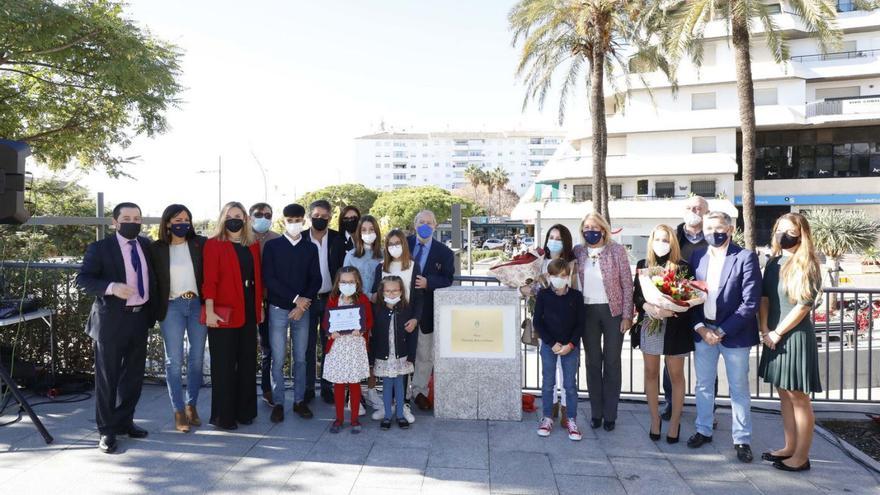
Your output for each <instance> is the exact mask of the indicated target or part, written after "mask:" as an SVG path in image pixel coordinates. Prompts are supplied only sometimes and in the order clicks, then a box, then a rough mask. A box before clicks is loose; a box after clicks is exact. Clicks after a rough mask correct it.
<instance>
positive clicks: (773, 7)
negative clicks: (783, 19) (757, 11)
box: [766, 3, 782, 15]
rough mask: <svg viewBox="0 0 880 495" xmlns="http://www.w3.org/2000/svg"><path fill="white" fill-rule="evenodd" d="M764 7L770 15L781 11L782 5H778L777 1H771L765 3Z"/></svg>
mask: <svg viewBox="0 0 880 495" xmlns="http://www.w3.org/2000/svg"><path fill="white" fill-rule="evenodd" d="M766 7H767V13H768V14H770V15H773V14H781V13H782V5H780V4H778V3H771V4H769V5H767V6H766Z"/></svg>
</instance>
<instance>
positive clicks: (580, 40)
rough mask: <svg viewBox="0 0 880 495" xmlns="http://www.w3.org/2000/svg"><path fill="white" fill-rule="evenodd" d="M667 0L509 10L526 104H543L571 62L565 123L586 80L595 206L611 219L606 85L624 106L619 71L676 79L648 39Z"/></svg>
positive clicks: (535, 3)
mask: <svg viewBox="0 0 880 495" xmlns="http://www.w3.org/2000/svg"><path fill="white" fill-rule="evenodd" d="M663 3H664V2H663V1H661V0H641V1H638V2H634V1H631V0H520V1H519V2H517V4H516V5H514V7H513V8H512V9H511V11H510V14H509V15H508V20H509V22H510V28H511V30H512V31H513V44H514V46H515V45H516V44H517V43H518V42H519V41H522V42H523V44H522V53H521V55H520V61H519V65H518V67H517V76H519V77H521V78H522V79H523V80H524V82H525V85H526V95H525V98H524V100H523V109H525V107H526V106H527V105H528V102H529V101H530V100H534V99H537V101H538V107H539V108H541V109H543V106H544V100H545V98H546V96H547V94H548V92H549V91H550V89H551V87H552V83H553V80H554V74H555V73H556V72H557V70H559V69H561V68H563V66H566V67H565V68H564V73H565V77H564V79H563V82H562V86H561V88H560V102H559V123H560V125H561V124H562V123H563V121H564V120H565V104H566V101H567V98H568V96H569V93H570V92H571V91H572V90H573V89H574V88H575V87H576V86H578V85H580V84H584V83H585V86H586V87H587V88H589V110H590V112H589V113H590V120H591V124H592V153H593V209H594V210H596V211H598V212H599V213H601V214H602V215H604V216H605V218H609V212H608V181H607V179H606V176H605V159H606V157H607V154H608V153H607V152H608V132H607V129H606V126H605V91H604V84H605V83H606V82H607V83H608V84H609V85H610V86H611V88H612V90H614V98H615V102H616V104H617V105H618V106H620V107H622V106H623V104H624V103H625V96H626V92H628V90H629V88H630V86H629V84H630V78H629V77H622V78H620V79H621V80H623V82H624V83H625V85H626V86H625V88H626V91H622V90H621V89H620V88H619V87H618V81H619V79H618V78H617V77H616V76H619V75H622V76H628V75H629V74H630V73H632V72H636V73H637V74H638V75H639V77H640V78H641V77H642V76H641V73H642V72H644V71H646V70H657V69H659V70H662V71H663V72H664V73H666V74H667V76H669V77H670V80H673V78H674V74H673V72H672V71H671V70H670V69H671V68H670V66H669V64H668V63H667V62H666V59H665V57H664V56H663V50H662V47H658V46H657V45H656V44H654V45H652V44H651V42H650V41H651V40H650V36H651V35H652V33H655V32H657V31H658V30H659V29H660V22H661V21H662V18H663V14H664V11H663V9H662V4H663ZM581 77H583V79H581ZM642 81H643V82H644V79H642ZM645 86H646V87H647V85H645Z"/></svg>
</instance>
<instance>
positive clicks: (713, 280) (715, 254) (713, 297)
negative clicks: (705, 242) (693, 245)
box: [703, 244, 729, 320]
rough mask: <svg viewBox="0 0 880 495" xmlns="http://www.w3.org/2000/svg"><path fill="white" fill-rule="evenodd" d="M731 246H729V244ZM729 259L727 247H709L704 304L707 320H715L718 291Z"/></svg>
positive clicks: (704, 313)
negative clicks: (706, 290)
mask: <svg viewBox="0 0 880 495" xmlns="http://www.w3.org/2000/svg"><path fill="white" fill-rule="evenodd" d="M728 246H729V244H728ZM725 258H727V246H725V247H723V248H716V247H712V246H710V247H709V266H708V268H707V269H706V288H707V289H708V293H707V294H706V302H705V303H703V315H704V316H705V317H706V319H707V320H715V316H716V314H717V309H718V302H717V299H718V289H720V288H721V272H723V271H724V260H725Z"/></svg>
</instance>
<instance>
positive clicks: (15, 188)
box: [0, 139, 31, 225]
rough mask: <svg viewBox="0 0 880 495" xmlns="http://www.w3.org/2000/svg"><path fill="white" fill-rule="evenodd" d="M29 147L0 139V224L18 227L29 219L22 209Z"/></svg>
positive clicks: (29, 153)
mask: <svg viewBox="0 0 880 495" xmlns="http://www.w3.org/2000/svg"><path fill="white" fill-rule="evenodd" d="M29 156H31V147H30V146H28V145H27V144H25V143H22V142H19V141H9V140H6V139H0V223H5V224H13V225H20V224H22V223H24V222H26V221H27V220H28V218H30V216H31V215H30V213H28V211H27V210H26V209H25V207H24V162H25V159H26V158H27V157H29Z"/></svg>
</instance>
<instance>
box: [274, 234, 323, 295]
mask: <svg viewBox="0 0 880 495" xmlns="http://www.w3.org/2000/svg"><path fill="white" fill-rule="evenodd" d="M308 235H309V233H308V232H303V236H302V237H301V238H300V240H299V242H297V243H296V246H294V245H293V244H291V243H290V239H288V238H287V236H286V235H283V236H281V237H278V238H276V239H272V240H270V241H267V242H266V244H265V246H264V247H263V285H264V286H265V287H266V289H267V290H268V293H269V298H268V299H269V304H271V305H273V306H277V307H279V308H282V309H286V310H292V309H293V300H294V299H295V298H296V297H297V296H299V297H306V298H309V299H312V300H314V299H315V298H316V297H317V296H318V290H320V288H321V266H320V265H319V263H318V247H317V246H315V245H314V244H313V243H312V242H311V240H310V239H309V238H308Z"/></svg>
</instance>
